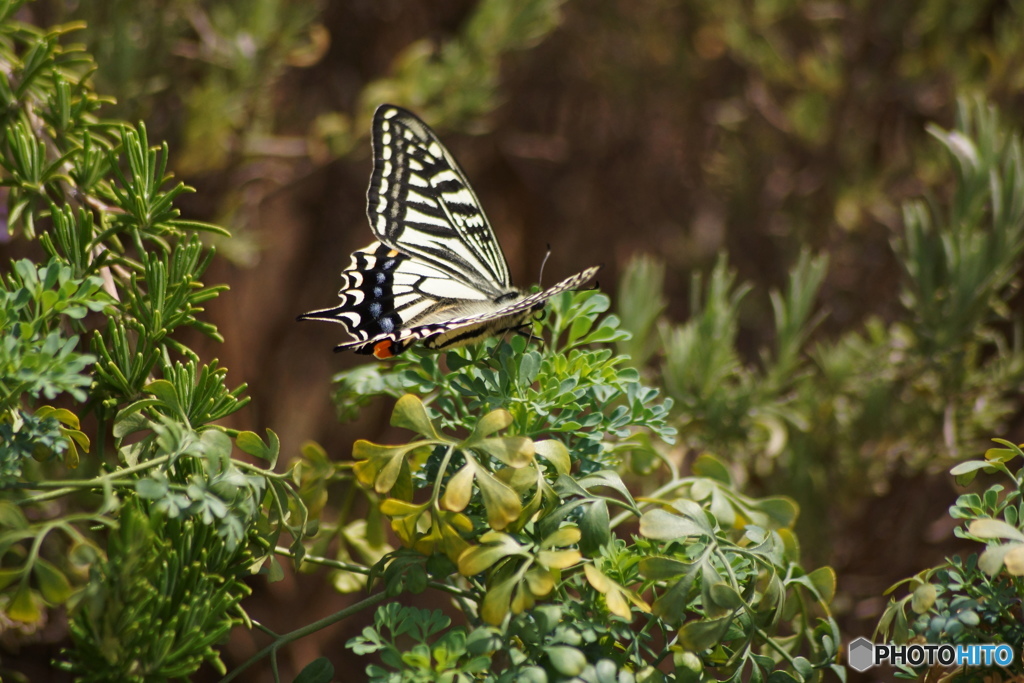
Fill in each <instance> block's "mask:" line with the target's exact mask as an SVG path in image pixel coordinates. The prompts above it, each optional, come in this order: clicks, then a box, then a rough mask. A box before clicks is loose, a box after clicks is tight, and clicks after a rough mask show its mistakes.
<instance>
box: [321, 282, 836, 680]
mask: <svg viewBox="0 0 1024 683" xmlns="http://www.w3.org/2000/svg"><path fill="white" fill-rule="evenodd" d="M609 304H610V302H609V299H608V298H607V297H606V296H605V295H603V294H600V293H597V292H582V293H575V294H574V293H571V292H567V293H564V294H562V295H560V296H558V297H555V298H554V299H552V301H551V302H550V303H549V311H548V315H547V316H546V317H545V319H544V321H543V323H540V322H538V323H537V325H538V327H537V328H536V329H535V330H534V335H535V336H536V337H537V338H543V339H548V340H550V341H549V342H548V343H546V344H544V345H543V346H542V347H540V348H530V347H528V343H527V341H526V339H525V338H523V337H516V338H513V339H512V340H511V341H510V342H509V343H505V342H493V341H491V342H487V343H485V344H481V345H478V346H477V347H475V348H469V349H459V350H456V351H452V352H448V353H445V354H443V355H442V356H440V357H435V356H423V357H417V356H416V355H414V353H413V352H407V353H406V354H404V355H403V356H402V357H400V358H398V359H397V360H395V361H394V362H393V363H389V364H376V365H373V366H372V368H369V369H368V368H360V369H357V370H355V371H351V372H345V373H341V374H340V375H339V376H338V377H337V378H336V382H337V383H338V394H337V396H336V399H337V400H338V401H339V403H340V404H341V407H342V411H343V412H346V413H347V412H348V406H349V405H350V404H353V403H355V404H358V403H360V402H362V401H365V400H366V399H367V398H368V396H369V395H372V394H378V395H379V394H383V395H389V396H397V397H398V401H397V403H396V405H395V409H394V413H393V415H392V419H391V423H392V425H393V426H395V427H400V428H403V429H406V430H411V431H413V432H415V433H416V437H414V439H413V440H412V441H409V442H408V443H401V444H396V445H382V444H376V443H372V442H369V441H363V440H360V441H357V442H356V443H355V445H354V446H353V451H352V454H353V458H354V460H355V462H354V463H351V465H348V464H345V463H339V464H338V465H337V466H336V467H337V470H338V471H342V468H345V467H351V472H352V475H353V476H354V477H355V479H356V480H358V482H359V483H360V484H362V485H363V486H365V487H366V488H368V489H372V490H373V492H374V501H375V506H376V507H377V509H378V510H379V511H380V513H381V514H382V515H383V519H376V520H374V523H375V524H377V525H383V523H384V522H385V520H387V521H388V522H390V527H391V531H392V532H393V533H394V534H395V536H396V537H397V538H398V539H399V541H400V542H401V544H402V546H403V547H402V548H401V549H399V550H396V551H392V552H389V553H387V554H386V555H384V556H383V557H382V558H381V560H380V561H379V562H378V563H377V564H376V565H375V567H374V568H373V570H372V573H371V575H376V576H378V577H379V581H380V582H381V583H382V584H383V585H384V586H385V590H386V591H387V593H388V594H389V595H392V596H395V595H398V594H400V593H402V592H420V591H422V590H424V589H425V588H426V587H427V586H428V585H430V586H433V587H435V588H438V589H441V590H445V591H446V592H448V593H450V594H451V595H452V596H453V597H454V604H455V605H457V606H458V607H459V609H460V610H461V611H462V612H463V614H464V616H465V619H466V620H467V621H468V622H469V624H470V626H468V627H466V626H462V625H458V626H454V627H453V626H452V625H451V623H450V622H449V620H448V619H447V618H446V617H442V616H441V615H439V614H437V613H431V612H430V611H429V610H418V609H415V608H399V606H398V605H396V604H390V605H386V606H384V607H381V608H379V609H378V611H377V616H376V618H375V622H374V626H373V627H367V628H365V629H364V630H363V633H362V635H361V636H359V637H357V638H355V639H353V640H351V641H350V643H349V647H350V648H352V649H353V650H354V651H355V652H357V653H360V654H369V653H380V656H381V661H382V662H383V664H384V666H377V665H371V666H370V667H369V668H368V669H367V673H368V675H369V676H370V678H371V680H380V681H384V680H388V681H420V680H434V676H444V677H446V678H450V679H453V680H454V679H455V678H457V679H459V680H485V681H514V680H537V681H544V680H552V681H559V680H578V679H582V680H587V681H591V680H593V681H598V680H619V681H633V680H636V681H656V680H678V681H690V680H694V681H696V680H709V681H710V680H736V679H737V678H738V677H743V678H744V679H745V680H765V679H767V677H769V676H772V680H799V681H812V680H820V679H821V678H822V676H823V675H824V672H825V671H832V672H834V673H835V674H837V675H839V676H843V673H844V672H843V669H842V667H840V666H839V665H838V664H837V663H836V656H837V654H838V647H839V642H840V641H839V633H838V630H837V629H836V625H835V622H834V621H833V620H832V619H831V617H830V616H829V613H828V603H829V602H830V601H831V599H832V596H833V595H834V593H835V574H834V573H833V572H832V570H831V569H829V568H827V567H824V568H821V569H818V570H815V571H813V572H808V571H806V570H804V569H803V568H802V567H801V566H800V565H799V545H798V543H797V541H796V538H795V536H794V535H793V533H792V527H793V524H794V522H795V520H796V516H797V508H796V505H795V504H794V503H793V502H792V501H791V500H790V499H788V498H783V497H774V498H762V499H754V498H749V497H747V496H744V495H743V494H742V493H740V491H739V490H738V488H737V486H736V483H735V482H734V480H733V478H732V476H731V475H730V474H729V472H728V469H727V468H726V466H725V465H724V464H723V463H721V462H720V461H718V460H717V459H715V458H713V457H711V456H704V457H703V458H701V459H700V460H698V461H697V462H696V463H695V464H694V466H693V470H694V474H693V476H683V475H681V474H680V472H679V471H678V468H677V466H676V465H675V464H674V463H673V461H672V459H671V458H668V457H665V456H664V455H663V454H662V453H661V452H660V451H659V449H658V448H656V447H655V446H654V444H653V443H652V442H653V441H654V440H660V441H662V442H663V443H666V444H671V443H672V442H673V441H674V438H675V430H674V429H672V428H671V427H669V426H668V424H667V423H666V419H667V417H668V416H669V412H670V409H671V401H664V402H661V401H660V400H659V399H658V398H657V397H658V392H657V391H656V390H653V389H650V388H648V387H645V386H644V385H643V384H641V383H640V381H639V375H638V373H637V372H636V371H635V370H633V369H631V368H629V367H627V366H625V364H624V363H625V360H626V358H625V357H624V356H621V355H615V354H613V353H612V351H611V350H610V349H608V348H604V345H607V344H612V343H615V342H620V343H627V340H628V338H629V335H628V333H626V332H625V331H624V330H622V329H621V327H620V323H619V320H618V319H617V318H616V317H615V316H613V315H606V311H607V309H608V307H609ZM407 392H415V394H412V393H407ZM418 396H422V397H423V399H421V398H419V397H418ZM450 432H458V433H459V434H460V435H459V436H456V435H454V434H450ZM502 434H504V435H502ZM629 471H633V472H634V473H637V474H643V475H646V477H645V478H646V480H647V481H648V482H650V481H652V480H653V479H654V477H652V476H651V475H654V474H656V473H661V475H662V476H661V477H660V478H661V480H662V481H663V482H664V483H663V485H662V486H660V487H659V488H657V490H651V491H649V492H647V493H646V495H645V496H644V497H643V498H634V496H633V493H632V492H631V491H630V489H629V488H628V487H627V485H626V483H625V481H624V480H623V478H622V475H621V474H620V472H629ZM325 476H328V477H329V476H332V474H331V473H330V472H327V473H325ZM418 501H422V502H418ZM613 511H615V515H614V517H613V516H612V512H613ZM633 525H638V529H639V535H637V534H636V533H635V532H632V531H631V529H634V528H637V527H635V526H633ZM365 533H366V535H367V537H371V536H378V537H379V536H381V535H382V531H381V530H377V531H375V532H374V531H373V530H372V529H371V528H370V527H369V525H368V526H367V528H366V530H365ZM638 618H639V619H641V620H642V621H643V623H644V626H643V627H642V628H640V629H639V630H638V629H635V628H633V627H632V626H631V624H632V623H634V622H635V621H636V620H637V619H638ZM402 635H410V636H412V639H413V641H412V642H411V643H406V642H405V641H404V640H403V641H402V644H401V645H399V644H398V643H399V640H398V637H399V636H402ZM669 660H670V661H672V663H673V665H672V669H671V670H670V673H665V672H664V670H659V664H661V663H663V662H665V661H669Z"/></svg>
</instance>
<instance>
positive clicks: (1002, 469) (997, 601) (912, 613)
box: [875, 439, 1024, 680]
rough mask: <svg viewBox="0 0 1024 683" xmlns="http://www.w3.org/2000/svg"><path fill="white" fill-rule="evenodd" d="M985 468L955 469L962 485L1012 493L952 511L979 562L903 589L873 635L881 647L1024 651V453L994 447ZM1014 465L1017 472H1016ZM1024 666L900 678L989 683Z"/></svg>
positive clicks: (975, 498) (968, 500) (927, 575)
mask: <svg viewBox="0 0 1024 683" xmlns="http://www.w3.org/2000/svg"><path fill="white" fill-rule="evenodd" d="M995 441H996V442H998V443H999V444H1000V446H1001V447H1000V448H990V449H989V450H988V451H986V452H985V459H984V460H969V461H966V462H963V463H961V464H959V465H957V466H956V467H954V468H953V470H952V471H951V474H953V475H954V476H956V479H957V482H958V483H959V484H961V485H964V486H966V485H968V484H970V483H971V482H972V481H973V480H974V478H975V477H976V476H977V475H978V474H980V473H982V472H984V473H987V474H996V475H998V476H999V478H1000V479H1001V480H1003V479H1008V480H1009V483H1008V485H1007V486H1004V485H1003V484H991V485H990V486H988V488H986V489H985V490H984V491H983V492H981V493H974V492H972V493H965V494H963V495H962V496H960V497H959V498H958V499H957V501H956V504H955V505H953V506H951V507H950V508H949V514H950V516H951V517H952V518H953V519H960V520H964V521H963V524H962V525H961V526H959V527H957V529H956V534H957V536H959V537H960V538H966V539H969V540H972V541H977V542H980V543H983V544H984V545H985V549H984V551H982V553H981V554H980V555H978V554H977V553H974V554H971V555H970V556H968V557H966V558H963V557H950V558H947V559H946V561H945V562H944V563H943V564H941V565H939V566H937V567H931V568H929V569H925V570H922V571H921V572H919V573H918V574H917V575H915V576H914V577H912V578H910V579H905V580H903V581H900V582H899V583H897V584H895V585H894V586H892V587H891V588H890V589H889V590H888V591H887V593H893V592H894V591H895V590H896V589H897V588H900V587H901V586H903V585H904V584H906V585H907V588H909V593H908V594H907V595H906V596H904V597H902V598H900V599H899V600H896V599H895V598H892V599H890V601H889V605H888V607H887V609H886V610H885V613H884V614H883V615H882V617H881V619H880V620H879V622H878V627H877V628H876V630H875V641H876V642H895V643H899V644H904V643H908V642H910V641H912V640H913V641H915V642H917V641H919V640H920V639H924V641H925V642H928V643H949V644H953V645H960V644H1004V643H1005V644H1007V645H1009V646H1011V647H1012V648H1013V650H1014V651H1015V652H1017V651H1020V648H1021V647H1024V627H1022V625H1021V619H1020V596H1021V593H1022V592H1024V582H1022V579H1021V577H1022V576H1024V468H1020V465H1021V462H1020V461H1019V460H1018V459H1021V460H1024V451H1022V450H1021V448H1020V446H1017V445H1015V444H1013V443H1011V442H1009V441H1004V440H1002V439H995ZM1011 464H1013V465H1014V466H1015V467H1016V468H1017V469H1012V468H1011ZM1022 672H1024V663H1022V662H1020V661H1014V662H1013V663H1012V664H1011V665H1010V666H1008V667H991V668H986V667H972V668H971V670H970V673H969V674H965V673H964V672H962V671H957V670H956V669H950V670H948V671H947V670H943V667H941V666H940V665H936V666H935V671H926V670H924V669H921V670H918V671H915V670H914V669H912V668H911V667H908V666H903V667H900V670H899V671H898V677H900V678H913V679H917V680H937V677H938V676H943V680H979V679H980V678H981V677H985V676H992V675H995V676H1005V675H1007V674H1008V675H1010V676H1018V677H1019V676H1020V675H1021V674H1022Z"/></svg>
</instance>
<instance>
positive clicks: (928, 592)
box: [910, 583, 938, 614]
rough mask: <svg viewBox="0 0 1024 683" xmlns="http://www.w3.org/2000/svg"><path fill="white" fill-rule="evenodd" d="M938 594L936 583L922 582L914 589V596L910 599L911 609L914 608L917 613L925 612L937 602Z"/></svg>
mask: <svg viewBox="0 0 1024 683" xmlns="http://www.w3.org/2000/svg"><path fill="white" fill-rule="evenodd" d="M937 595H938V592H937V591H936V589H935V585H934V584H931V583H922V584H921V585H920V586H918V587H917V588H915V589H914V597H912V598H911V599H910V609H912V610H914V612H915V613H916V614H924V613H925V612H927V611H928V610H930V609H931V608H932V605H934V604H935V598H936V596H937Z"/></svg>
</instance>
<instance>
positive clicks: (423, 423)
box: [391, 394, 441, 440]
mask: <svg viewBox="0 0 1024 683" xmlns="http://www.w3.org/2000/svg"><path fill="white" fill-rule="evenodd" d="M391 424H392V425H393V426H395V427H401V428H402V429H408V430H410V431H413V432H416V433H417V434H421V435H423V436H425V437H427V438H430V439H435V440H440V438H441V437H440V436H439V435H438V433H437V430H436V429H434V423H433V422H431V421H430V416H429V415H428V414H427V407H426V406H425V405H423V401H421V400H420V399H419V397H417V396H413V395H412V394H406V395H404V396H402V398H400V399H398V403H396V404H395V410H394V412H392V413H391Z"/></svg>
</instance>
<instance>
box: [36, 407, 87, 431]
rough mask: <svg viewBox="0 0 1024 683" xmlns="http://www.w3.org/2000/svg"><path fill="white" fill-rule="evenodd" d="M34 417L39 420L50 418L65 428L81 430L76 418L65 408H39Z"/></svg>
mask: <svg viewBox="0 0 1024 683" xmlns="http://www.w3.org/2000/svg"><path fill="white" fill-rule="evenodd" d="M36 417H38V418H40V419H45V418H47V417H52V418H54V419H55V420H57V422H60V423H61V424H62V425H64V426H65V427H70V428H71V429H81V425H80V424H79V422H78V416H77V415H75V414H74V413H72V412H71V411H70V410H68V409H66V408H54V407H53V406H40V408H39V410H37V411H36Z"/></svg>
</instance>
